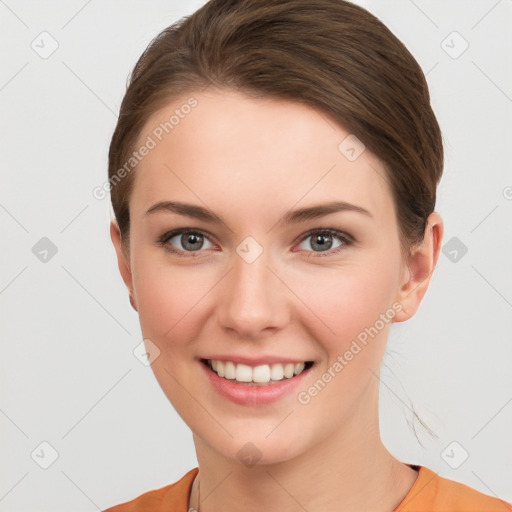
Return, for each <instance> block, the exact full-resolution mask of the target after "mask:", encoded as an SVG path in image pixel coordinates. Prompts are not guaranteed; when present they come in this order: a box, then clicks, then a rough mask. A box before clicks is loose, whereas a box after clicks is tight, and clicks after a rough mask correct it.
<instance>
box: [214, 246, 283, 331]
mask: <svg viewBox="0 0 512 512" xmlns="http://www.w3.org/2000/svg"><path fill="white" fill-rule="evenodd" d="M251 244H252V245H251ZM258 245H259V244H258ZM259 247H260V248H261V249H258V247H256V246H255V245H254V242H253V241H251V240H249V241H247V242H246V243H244V242H242V243H241V244H240V245H239V247H238V248H237V253H236V254H233V268H232V271H231V272H230V273H229V275H228V276H227V282H226V283H225V284H224V290H223V294H222V299H221V304H220V305H219V318H220V321H221V323H222V327H223V328H230V329H233V330H236V331H238V332H239V334H240V335H242V336H244V337H252V338H254V337H258V336H259V335H260V333H261V332H262V331H264V330H267V329H269V328H278V327H281V326H282V325H284V322H286V309H287V308H286V302H285V297H284V295H283V290H280V286H281V287H282V286H283V285H282V283H280V281H279V279H277V277H276V276H275V275H274V274H273V272H272V271H271V270H270V269H269V268H268V267H270V266H271V262H270V252H269V251H265V250H262V249H263V248H262V247H261V246H259ZM258 253H259V254H258Z"/></svg>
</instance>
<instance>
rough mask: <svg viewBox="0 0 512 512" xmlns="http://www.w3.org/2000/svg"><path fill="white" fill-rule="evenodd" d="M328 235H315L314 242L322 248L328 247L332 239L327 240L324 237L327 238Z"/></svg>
mask: <svg viewBox="0 0 512 512" xmlns="http://www.w3.org/2000/svg"><path fill="white" fill-rule="evenodd" d="M329 238H330V235H317V236H316V239H315V243H316V244H318V245H319V247H320V248H321V249H323V250H327V249H330V247H331V245H332V241H329V240H327V241H326V239H329Z"/></svg>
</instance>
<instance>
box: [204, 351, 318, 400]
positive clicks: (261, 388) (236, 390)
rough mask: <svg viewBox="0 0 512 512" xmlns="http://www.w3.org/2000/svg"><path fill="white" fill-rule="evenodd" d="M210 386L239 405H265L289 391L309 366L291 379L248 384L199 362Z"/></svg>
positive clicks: (297, 383)
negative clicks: (233, 379) (226, 376)
mask: <svg viewBox="0 0 512 512" xmlns="http://www.w3.org/2000/svg"><path fill="white" fill-rule="evenodd" d="M199 364H200V365H201V366H202V367H203V371H204V372H205V373H206V376H207V378H208V379H209V381H210V383H211V384H212V386H213V387H214V388H215V389H216V390H217V391H218V392H219V393H220V394H221V395H222V396H223V397H225V398H228V399H229V400H231V401H232V402H234V403H236V404H239V405H265V404H270V403H272V402H275V401H277V400H279V399H280V398H283V397H284V396H285V395H287V394H289V393H291V392H292V391H293V390H294V389H295V388H296V387H297V386H298V385H299V384H300V383H301V382H302V381H303V380H304V378H305V375H306V374H307V373H309V371H310V370H311V368H308V369H307V370H304V371H303V372H302V373H301V374H299V375H296V376H295V377H292V378H291V379H287V378H284V379H283V380H281V381H278V382H276V383H274V384H267V385H261V384H260V385H257V386H256V385H249V384H243V383H239V382H236V381H232V380H228V379H225V378H223V377H219V376H218V375H217V374H216V373H215V372H214V371H213V370H212V369H211V368H210V367H208V366H207V365H205V364H204V363H203V362H201V361H200V362H199Z"/></svg>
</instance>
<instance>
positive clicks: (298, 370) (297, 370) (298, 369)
mask: <svg viewBox="0 0 512 512" xmlns="http://www.w3.org/2000/svg"><path fill="white" fill-rule="evenodd" d="M305 367H306V365H305V364H304V363H296V364H295V369H294V373H295V375H299V374H300V373H302V370H304V368H305Z"/></svg>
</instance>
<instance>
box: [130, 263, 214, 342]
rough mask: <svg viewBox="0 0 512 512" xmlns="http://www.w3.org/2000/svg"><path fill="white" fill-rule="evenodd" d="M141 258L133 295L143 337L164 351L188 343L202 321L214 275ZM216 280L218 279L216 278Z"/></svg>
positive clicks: (191, 268)
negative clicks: (134, 295) (155, 343)
mask: <svg viewBox="0 0 512 512" xmlns="http://www.w3.org/2000/svg"><path fill="white" fill-rule="evenodd" d="M162 259H165V258H161V257H158V258H154V257H153V258H151V257H150V256H147V257H144V255H142V254H141V257H140V258H139V259H138V261H137V260H136V264H135V266H134V282H135V293H136V297H137V303H138V313H139V319H140V324H141V328H142V332H143V335H144V337H147V338H150V339H153V340H156V342H157V344H159V346H160V345H161V344H164V345H165V346H164V347H161V348H165V349H166V350H172V349H173V348H176V349H179V348H180V347H182V346H184V345H186V344H187V343H189V342H191V341H192V340H193V339H194V338H195V334H196V333H197V332H199V331H200V329H201V324H202V323H203V322H204V321H205V320H204V319H203V318H202V315H203V314H204V304H206V303H207V302H208V294H209V293H210V292H211V291H212V290H213V289H214V286H215V277H216V274H214V273H213V272H212V269H211V268H209V269H208V267H207V265H204V266H201V265H197V266H195V267H192V266H180V265H179V264H170V263H169V262H165V261H163V262H162V261H161V260H162ZM217 280H218V277H217Z"/></svg>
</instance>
